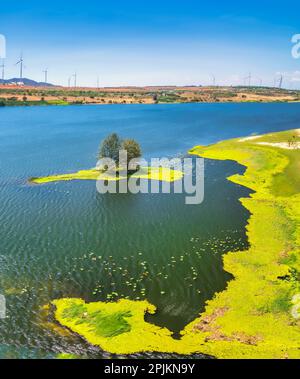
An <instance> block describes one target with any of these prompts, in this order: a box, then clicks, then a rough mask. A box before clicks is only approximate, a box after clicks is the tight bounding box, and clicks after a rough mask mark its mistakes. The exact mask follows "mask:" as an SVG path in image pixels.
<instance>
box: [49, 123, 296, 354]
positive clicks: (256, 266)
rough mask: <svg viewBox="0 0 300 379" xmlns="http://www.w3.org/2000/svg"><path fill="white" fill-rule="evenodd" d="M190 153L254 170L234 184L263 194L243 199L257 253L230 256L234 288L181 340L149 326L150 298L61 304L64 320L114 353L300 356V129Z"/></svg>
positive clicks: (226, 262)
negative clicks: (148, 299) (154, 352)
mask: <svg viewBox="0 0 300 379" xmlns="http://www.w3.org/2000/svg"><path fill="white" fill-rule="evenodd" d="M190 154H194V155H198V156H201V157H204V158H210V159H218V160H234V161H237V162H238V163H240V164H242V165H244V166H245V167H246V171H245V173H244V175H234V176H232V177H230V178H228V179H229V180H231V181H232V182H234V183H236V184H237V185H241V186H245V187H248V188H250V189H252V190H253V191H255V192H254V193H253V194H252V195H251V196H250V198H243V199H241V200H240V201H241V202H242V204H243V206H244V207H245V208H247V209H248V210H249V211H250V213H251V217H250V219H249V223H248V226H247V234H248V238H249V242H250V248H249V250H248V251H243V252H234V253H228V254H226V255H225V256H224V269H225V270H226V271H228V272H230V273H231V274H232V275H233V276H234V280H232V281H231V282H230V283H229V284H228V287H227V289H226V290H225V291H223V292H221V293H218V294H216V295H215V297H214V298H213V299H212V300H210V301H209V302H208V303H207V306H206V310H205V312H204V313H203V314H201V315H199V317H198V318H197V319H195V320H194V321H193V322H191V323H190V324H189V325H187V326H186V328H185V329H184V330H183V331H182V332H181V339H174V338H173V337H172V333H171V332H170V331H169V330H168V329H166V328H160V327H158V326H155V325H153V324H150V323H147V322H145V314H146V313H154V312H155V311H156V309H155V307H154V306H153V305H152V304H150V303H148V302H147V301H131V300H126V299H121V300H119V301H118V302H110V303H104V302H98V303H90V304H87V303H85V302H84V301H83V300H81V299H58V300H55V301H53V304H54V306H55V318H56V320H57V321H58V322H59V323H60V324H61V325H62V326H65V327H67V328H68V329H70V330H71V331H73V332H75V333H77V334H79V335H80V336H82V337H83V338H85V339H86V340H87V341H88V342H89V343H91V344H93V345H96V346H99V347H100V348H101V349H103V350H105V351H108V352H111V353H118V354H131V353H137V352H153V351H156V352H165V353H168V352H172V353H178V354H192V353H204V354H208V355H212V356H214V357H217V358H300V285H299V280H300V274H299V272H300V257H299V254H300V194H299V192H300V174H299V172H300V170H299V169H300V159H299V158H300V132H299V130H292V131H288V132H280V133H273V134H268V135H264V136H252V137H249V138H243V139H234V140H229V141H223V142H220V143H217V144H215V145H211V146H206V147H202V146H197V147H195V148H193V149H192V150H191V151H190Z"/></svg>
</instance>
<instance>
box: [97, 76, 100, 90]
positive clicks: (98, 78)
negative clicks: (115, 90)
mask: <svg viewBox="0 0 300 379" xmlns="http://www.w3.org/2000/svg"><path fill="white" fill-rule="evenodd" d="M99 82H100V80H99V76H98V78H97V89H99Z"/></svg>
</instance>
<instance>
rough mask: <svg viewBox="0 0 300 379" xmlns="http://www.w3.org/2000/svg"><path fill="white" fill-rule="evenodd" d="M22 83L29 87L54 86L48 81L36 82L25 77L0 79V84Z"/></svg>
mask: <svg viewBox="0 0 300 379" xmlns="http://www.w3.org/2000/svg"><path fill="white" fill-rule="evenodd" d="M20 83H23V85H24V86H29V87H54V85H53V84H50V83H43V82H36V81H35V80H31V79H27V78H23V79H20V78H12V79H7V80H2V79H0V84H12V85H13V84H20Z"/></svg>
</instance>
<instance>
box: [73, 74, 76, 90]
mask: <svg viewBox="0 0 300 379" xmlns="http://www.w3.org/2000/svg"><path fill="white" fill-rule="evenodd" d="M73 77H74V87H75V88H76V87H77V72H75V74H74V75H73Z"/></svg>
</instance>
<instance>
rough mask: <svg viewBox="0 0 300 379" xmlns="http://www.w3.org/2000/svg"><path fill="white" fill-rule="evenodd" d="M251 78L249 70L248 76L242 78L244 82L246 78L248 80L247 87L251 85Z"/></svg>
mask: <svg viewBox="0 0 300 379" xmlns="http://www.w3.org/2000/svg"><path fill="white" fill-rule="evenodd" d="M251 79H252V75H251V72H249V76H246V78H244V83H246V80H248V85H249V87H250V86H251Z"/></svg>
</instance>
